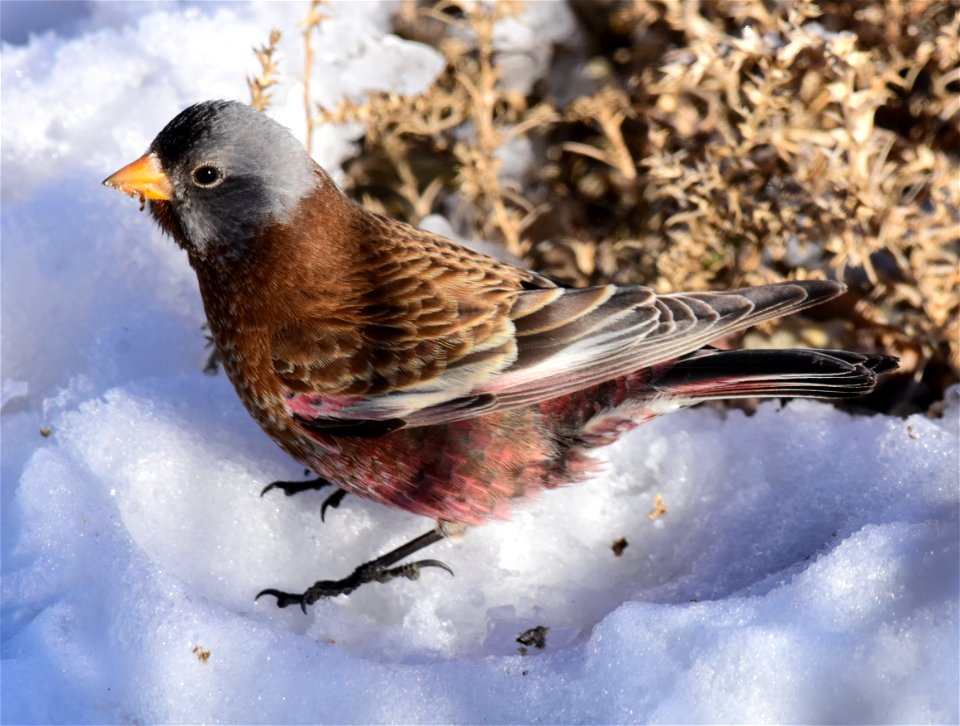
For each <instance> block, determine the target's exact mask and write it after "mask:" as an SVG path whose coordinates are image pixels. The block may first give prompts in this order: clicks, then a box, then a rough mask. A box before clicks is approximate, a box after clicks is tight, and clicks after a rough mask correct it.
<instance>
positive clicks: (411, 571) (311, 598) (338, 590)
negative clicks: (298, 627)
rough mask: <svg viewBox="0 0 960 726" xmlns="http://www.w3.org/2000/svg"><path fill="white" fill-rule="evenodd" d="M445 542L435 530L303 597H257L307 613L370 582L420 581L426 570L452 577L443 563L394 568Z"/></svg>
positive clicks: (282, 594) (311, 589) (265, 592)
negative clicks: (326, 599)
mask: <svg viewBox="0 0 960 726" xmlns="http://www.w3.org/2000/svg"><path fill="white" fill-rule="evenodd" d="M442 539H443V533H442V532H441V531H440V529H431V530H430V531H429V532H427V533H425V534H422V535H420V536H419V537H417V538H416V539H412V540H410V541H409V542H407V543H406V544H403V545H400V546H399V547H397V548H396V549H395V550H392V551H390V552H387V554H385V555H380V557H377V558H376V559H374V560H370V561H369V562H365V563H363V564H362V565H360V566H359V567H358V568H357V569H355V570H354V571H353V572H352V573H351V574H350V575H347V577H344V578H343V579H342V580H319V581H317V582H315V583H313V585H311V586H310V587H308V588H307V589H306V590H305V591H304V592H302V593H292V592H283V591H281V590H274V589H273V588H270V589H267V590H262V591H261V592H260V593H259V594H258V595H257V599H259V598H260V597H261V596H263V595H273V596H274V597H275V598H277V607H281V608H285V607H287V605H299V606H300V609H301V610H303V612H307V605H313V603H315V602H316V601H317V600H319V599H320V598H322V597H336V596H337V595H349V594H350V593H351V592H353V591H354V590H356V589H357V588H358V587H360V586H361V585H364V584H366V583H368V582H389V581H390V580H393V579H395V578H397V577H406V578H407V579H409V580H416V579H417V578H419V577H420V570H421V569H422V568H424V567H439V568H440V569H442V570H446V571H447V572H449V573H450V574H451V575H452V574H453V570H451V569H450V568H449V567H448V566H447V565H445V564H444V563H442V562H440V561H439V560H419V561H417V562H408V563H406V564H404V565H397V566H396V567H393V566H392V565H394V564H396V563H397V562H399V561H400V560H402V559H403V558H405V557H409V556H410V555H412V554H413V553H414V552H418V551H420V550H422V549H423V548H424V547H429V546H430V545H432V544H434V543H436V542H439V541H440V540H442Z"/></svg>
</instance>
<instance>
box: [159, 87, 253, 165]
mask: <svg viewBox="0 0 960 726" xmlns="http://www.w3.org/2000/svg"><path fill="white" fill-rule="evenodd" d="M238 107H239V108H240V109H242V108H244V107H243V104H241V103H238V102H237V101H204V102H202V103H196V104H194V105H193V106H190V107H189V108H186V109H184V110H183V111H181V112H180V113H179V114H177V115H176V116H175V117H174V118H173V120H171V121H170V123H168V124H167V125H166V126H164V127H163V130H162V131H161V132H160V133H159V134H157V138H155V139H154V140H153V143H152V144H150V151H152V152H154V153H156V155H157V156H159V157H160V161H161V163H162V164H163V165H164V166H167V167H171V166H175V165H176V164H177V163H178V162H179V161H180V160H181V159H183V158H184V156H186V154H187V153H188V152H189V151H190V149H191V148H193V147H195V146H196V145H197V144H201V143H203V141H204V139H206V138H209V137H210V136H211V135H212V134H213V133H214V132H215V131H217V130H219V129H220V128H221V127H222V125H223V123H224V121H225V119H226V118H227V117H228V116H231V115H233V114H234V113H235V112H236V111H237V110H239V109H238Z"/></svg>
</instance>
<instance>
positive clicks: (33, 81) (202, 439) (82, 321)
mask: <svg viewBox="0 0 960 726" xmlns="http://www.w3.org/2000/svg"><path fill="white" fill-rule="evenodd" d="M5 5H8V4H6V3H5ZM51 7H59V6H51ZM82 7H83V12H82V13H80V12H76V11H75V12H72V13H67V14H65V15H64V16H63V18H62V20H63V22H62V23H60V24H58V22H59V18H58V17H56V16H47V17H45V18H43V22H42V24H41V26H40V27H44V28H50V30H47V31H46V32H44V33H42V34H40V35H34V36H32V37H30V39H29V41H27V42H25V43H23V42H22V38H21V39H20V41H18V42H20V44H19V45H10V44H4V45H3V48H2V55H0V58H2V89H3V106H2V181H3V187H2V201H3V213H2V228H0V231H2V267H0V269H2V325H3V337H2V346H3V347H2V356H3V358H2V363H3V371H2V377H3V409H2V416H0V423H2V446H3V449H2V555H3V561H2V564H3V578H2V608H3V612H2V615H3V619H2V626H3V633H2V636H3V637H2V657H3V660H2V674H0V676H2V680H0V685H2V701H0V707H2V715H0V717H2V721H3V722H4V723H18V722H24V723H28V722H29V723H40V722H58V723H81V722H97V723H117V722H124V723H128V722H134V723H151V722H166V723H177V722H185V723H186V722H190V723H193V722H205V723H220V722H235V723H299V722H344V723H362V722H418V723H420V722H430V723H435V722H456V723H464V722H485V723H486V722H492V723H498V722H742V721H757V722H809V723H815V722H819V723H826V722H858V723H874V722H875V723H881V722H882V723H886V722H901V723H908V722H911V723H918V722H936V723H957V722H958V720H960V707H958V682H960V679H958V619H957V616H958V613H957V610H958V602H960V597H958V590H960V574H958V573H960V568H958V561H960V560H958V556H960V547H958V532H960V530H958V526H960V525H958V509H960V505H958V469H957V465H958V435H960V434H958V425H960V423H958V421H960V395H958V392H957V390H956V389H955V390H954V391H953V392H951V394H950V395H949V397H948V402H947V411H946V413H945V415H944V416H943V417H942V418H940V419H929V418H926V417H923V416H914V417H911V418H909V419H907V420H902V419H897V418H890V417H881V416H875V417H851V416H849V415H847V414H845V413H841V412H838V411H837V410H835V409H833V408H831V407H830V406H827V405H824V404H820V403H815V402H794V403H791V404H789V405H787V406H784V407H781V406H780V405H779V404H778V403H775V402H770V403H766V404H764V405H763V406H761V408H760V409H759V411H758V412H757V413H756V415H754V416H752V417H746V416H744V415H743V414H742V413H740V412H731V413H729V414H727V415H725V416H721V415H720V414H718V413H716V412H714V411H712V410H708V409H699V410H691V411H684V412H681V413H678V414H674V415H672V416H668V417H665V418H662V419H659V420H657V421H654V422H653V423H651V424H649V425H646V426H643V427H641V428H639V429H638V430H637V431H635V432H634V433H632V434H631V435H629V436H627V437H625V438H624V439H623V440H622V441H620V442H619V443H618V444H616V445H615V446H613V447H610V448H609V449H607V450H606V451H605V452H604V459H605V460H606V462H607V466H606V473H605V474H603V475H602V476H600V477H598V478H597V479H595V480H593V481H591V482H589V483H587V484H583V485H579V486H576V487H570V488H568V489H563V490H558V491H555V492H550V493H548V494H546V495H544V496H542V497H541V498H540V499H538V500H536V501H534V502H531V503H530V504H529V505H528V506H526V507H522V508H520V509H518V511H517V512H516V515H515V516H514V518H513V519H512V521H510V522H497V523H494V524H491V525H489V526H486V527H483V528H478V529H475V530H473V531H471V532H469V533H468V534H467V535H466V536H465V537H464V538H463V540H462V541H459V542H444V543H442V544H440V545H437V546H435V547H434V548H433V549H432V551H430V556H434V557H438V558H440V559H442V560H444V561H445V562H447V563H448V564H449V565H450V566H451V567H452V568H453V569H454V570H455V571H456V573H457V575H456V577H455V578H451V577H449V576H448V575H447V574H446V573H444V572H441V571H439V570H432V571H426V572H425V573H424V574H423V576H422V577H421V579H420V580H419V581H417V582H408V581H401V582H393V583H390V584H387V585H382V586H379V585H378V586H369V587H365V588H362V589H361V590H359V591H357V592H356V593H354V594H353V595H352V596H350V597H340V598H337V599H334V600H329V601H324V602H321V603H318V604H317V605H316V606H315V607H313V608H312V609H311V610H310V611H309V614H308V615H303V614H302V613H301V612H299V611H298V610H296V609H293V608H289V609H287V610H278V609H277V608H276V607H274V605H273V603H272V601H271V599H269V598H266V599H264V600H261V601H260V602H257V603H255V602H254V601H253V596H254V594H255V593H256V592H257V591H258V590H260V589H261V588H263V587H270V586H273V587H280V588H288V589H302V588H303V587H305V586H307V585H309V584H310V583H311V582H313V580H315V579H317V578H320V577H322V578H328V577H339V576H342V575H345V574H347V573H348V572H349V571H350V570H351V569H352V568H353V567H354V566H355V565H357V564H359V563H360V562H362V561H364V560H366V559H369V558H370V557H371V556H373V555H375V554H377V553H379V552H382V551H386V550H387V549H388V548H392V547H394V546H397V545H398V544H400V543H401V542H403V541H405V540H407V539H409V538H411V537H413V536H415V535H418V534H420V533H421V532H423V531H425V530H426V529H428V528H429V526H430V523H429V522H426V521H423V520H420V519H417V518H414V517H411V516H408V515H405V514H403V513H400V512H395V511H391V510H388V509H385V508H383V507H380V506H377V505H373V504H369V503H366V502H363V501H361V500H359V499H357V498H355V497H353V498H349V497H348V498H347V499H346V500H345V502H344V504H343V505H342V506H341V507H340V509H338V510H335V511H332V512H329V513H328V516H327V522H326V523H321V522H320V504H321V502H322V501H323V497H324V492H310V493H306V494H302V495H300V496H297V497H292V498H287V497H284V496H283V495H282V494H281V493H280V492H276V491H275V492H272V493H270V494H268V495H267V496H266V497H264V498H260V496H259V492H260V489H261V488H262V487H263V486H264V485H265V484H266V483H268V482H270V481H271V480H274V479H278V478H299V477H300V475H301V474H302V471H301V470H300V468H299V467H298V466H297V465H296V463H295V462H293V461H291V460H290V459H288V458H287V457H286V456H285V455H284V454H283V453H282V452H281V451H279V450H278V449H276V448H275V447H274V446H273V444H272V443H271V442H270V441H269V440H268V439H267V438H266V437H265V436H263V435H262V433H261V432H260V431H259V430H258V428H257V426H256V425H255V423H254V422H253V421H252V420H251V419H250V418H249V417H248V416H247V415H246V413H245V412H244V411H243V410H242V408H241V405H240V403H239V401H238V399H237V398H236V396H235V394H234V392H233V391H232V389H231V387H230V385H229V383H228V382H227V380H226V379H225V378H224V376H222V375H220V376H216V377H210V376H205V375H203V374H202V373H201V372H200V369H201V365H202V362H203V360H204V357H205V351H204V341H203V336H202V334H201V331H200V326H201V323H202V322H203V312H202V309H201V305H200V301H199V296H198V294H197V290H196V284H195V281H194V279H193V275H192V272H191V270H190V269H189V267H188V265H187V263H186V259H185V258H184V256H183V254H182V253H181V252H180V250H178V249H177V248H176V246H175V245H174V244H172V243H171V242H170V241H169V240H167V239H164V238H162V237H161V235H160V233H159V232H158V231H157V229H156V228H155V227H154V225H153V224H152V223H151V222H150V221H149V219H148V217H147V216H146V215H143V214H137V210H136V204H135V203H134V202H133V201H131V200H129V199H126V198H124V197H122V196H121V195H119V194H117V193H115V192H113V191H111V190H107V189H104V188H102V187H100V184H99V183H100V180H102V179H103V178H104V177H105V176H106V175H107V174H109V173H110V172H112V171H114V170H115V169H116V168H118V167H119V166H121V165H122V164H124V163H126V162H127V161H129V160H131V159H132V158H134V156H136V155H137V154H139V153H141V152H142V151H143V149H144V148H145V147H146V145H147V144H148V143H149V141H150V139H152V138H153V136H154V134H155V133H156V132H157V131H158V130H159V128H160V127H161V126H162V125H163V124H164V123H165V122H166V121H167V120H168V119H169V118H170V117H172V116H173V115H174V114H175V113H176V112H177V111H179V110H180V109H181V108H183V107H184V106H186V105H188V104H189V103H192V102H194V101H197V100H201V99H205V98H213V97H229V98H238V99H246V97H247V96H246V89H245V85H244V76H245V75H247V74H251V73H254V72H256V66H255V62H254V61H253V58H252V55H251V53H250V48H251V46H253V45H259V44H260V43H262V42H263V41H264V39H265V37H266V34H267V31H268V30H269V28H270V27H272V26H278V27H280V28H282V29H284V30H285V31H286V39H285V41H284V45H283V46H282V48H281V53H282V58H281V69H282V70H283V72H284V73H285V74H286V75H285V81H286V84H285V85H284V86H282V87H281V88H280V89H278V92H277V101H278V105H277V107H276V109H275V110H274V115H275V116H276V117H277V118H278V119H280V120H281V121H282V122H284V123H286V124H288V125H289V126H291V128H294V129H295V130H302V125H303V124H302V120H301V119H300V117H299V114H300V92H301V89H300V88H299V87H298V86H297V84H296V82H295V81H294V80H293V79H295V77H296V76H297V75H298V73H299V65H300V60H299V59H300V51H299V46H298V42H299V41H298V39H297V31H296V27H295V23H296V21H297V19H298V18H299V17H300V16H301V15H302V13H303V10H304V8H303V6H302V5H299V4H266V5H260V4H255V5H235V4H217V5H203V6H199V7H195V6H189V5H182V4H178V5H163V4H150V5H139V4H132V3H131V4H124V3H108V4H104V5H100V4H89V5H87V4H85V5H83V6H82ZM4 10H5V15H4V23H5V25H8V23H7V21H8V15H7V13H8V12H10V11H11V8H10V7H5V9H4ZM389 11H390V7H389V6H384V5H380V4H373V3H348V4H342V5H339V6H335V8H334V11H333V15H334V17H333V18H332V19H331V20H329V21H328V22H327V25H325V26H324V35H323V42H322V43H321V44H320V46H321V48H320V51H319V52H318V57H317V69H318V70H317V73H316V74H315V75H314V78H315V87H314V90H315V92H316V94H317V95H318V96H320V97H323V98H327V99H330V100H335V99H336V98H338V97H339V96H340V95H341V94H350V95H352V96H359V95H362V93H363V92H365V91H369V90H371V89H376V88H392V87H399V86H396V84H402V86H403V88H404V89H405V90H408V91H412V90H417V88H420V87H423V86H424V85H425V84H427V83H429V81H430V79H431V78H432V76H433V74H434V73H436V72H437V71H438V69H439V68H440V63H441V62H442V61H441V60H440V58H439V57H438V56H437V55H436V54H435V53H434V51H432V50H431V49H429V48H426V47H423V46H418V45H416V44H412V43H408V42H405V41H401V40H399V39H397V38H392V37H390V36H389V35H388V34H387V28H388V16H389ZM537 13H539V14H537ZM545 14H546V16H549V15H550V14H555V15H556V18H557V20H556V23H555V27H564V25H566V26H567V27H572V25H571V23H570V22H569V18H568V17H567V13H566V9H565V7H564V6H562V5H553V6H550V7H549V8H547V9H546V10H545V9H544V8H543V7H540V8H539V9H538V10H537V11H536V13H535V14H534V15H535V16H536V17H535V18H534V20H531V21H530V22H529V23H528V24H527V26H526V27H527V29H528V31H529V29H530V28H533V29H534V31H530V32H520V31H518V30H517V26H516V25H515V24H513V25H511V26H510V27H509V28H507V29H506V30H505V31H504V33H503V34H504V35H507V36H509V39H510V48H511V51H512V52H521V51H522V48H521V47H520V46H521V45H522V42H523V39H524V38H526V39H527V40H526V42H528V43H530V44H532V45H536V44H537V43H538V40H537V38H539V37H541V36H540V35H538V33H539V32H540V31H539V30H537V28H542V26H543V24H544V21H543V18H544V17H545ZM536 18H539V20H538V19H536ZM21 20H23V18H21ZM27 20H30V18H27ZM27 20H23V22H27ZM11 22H12V21H11ZM31 22H37V21H36V19H35V18H34V19H33V20H32V21H31ZM22 25H23V23H20V25H16V24H10V25H9V26H8V27H11V28H15V29H16V31H17V33H21V34H23V35H25V31H24V30H23V27H22ZM33 27H37V26H36V25H34V26H33ZM9 39H10V40H13V41H17V40H18V39H17V37H13V36H11V37H10V38H9ZM211 39H215V40H216V42H215V43H213V44H212V43H211V42H210V40H211ZM214 48H215V51H214ZM518 49H519V50H518ZM534 50H535V51H536V52H533V51H534ZM531 57H536V58H541V57H542V48H540V47H539V46H537V48H535V49H534V48H532V52H531ZM383 58H389V59H390V61H389V63H388V64H385V63H384V62H383ZM385 65H386V66H387V67H385ZM518 82H526V81H524V80H523V79H521V80H520V81H518ZM348 131H349V130H345V129H324V130H322V132H321V133H319V134H318V136H317V138H316V140H315V147H314V148H315V155H316V157H317V159H318V160H319V161H320V162H321V163H323V164H325V165H327V166H329V167H330V168H331V171H332V172H333V173H334V174H336V173H338V171H339V169H338V167H337V164H338V162H339V161H340V160H341V159H342V158H343V157H344V156H345V155H346V154H347V153H349V150H350V148H351V143H352V139H351V137H350V135H349V133H348ZM354 131H355V129H354ZM438 224H441V225H442V222H438ZM42 426H48V427H49V428H50V430H51V432H52V433H51V435H50V436H49V437H44V436H42V435H41V433H40V431H41V427H42ZM656 494H661V495H662V496H663V500H664V502H665V504H666V507H667V513H666V514H665V515H663V516H661V517H660V518H658V519H656V520H655V521H651V520H650V519H649V518H648V517H647V513H648V512H649V511H650V510H651V509H652V507H653V501H654V497H655V495H656ZM619 537H625V538H626V539H627V541H628V546H627V548H626V549H625V550H624V551H623V554H622V556H620V557H616V556H614V554H613V552H612V550H611V544H612V542H613V541H614V540H615V539H617V538H619ZM537 625H544V626H547V627H549V628H550V630H549V632H548V633H547V635H546V647H545V648H544V649H542V650H540V649H537V648H534V647H530V648H528V653H527V654H526V655H521V653H520V645H519V644H518V643H517V642H516V640H515V639H516V638H517V636H518V635H520V634H521V633H522V632H524V631H525V630H527V629H528V628H531V627H533V626H537ZM204 654H207V655H206V656H205V657H204Z"/></svg>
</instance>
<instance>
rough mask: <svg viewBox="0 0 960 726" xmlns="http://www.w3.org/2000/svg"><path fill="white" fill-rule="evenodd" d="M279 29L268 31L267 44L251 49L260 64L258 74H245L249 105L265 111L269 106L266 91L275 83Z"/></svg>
mask: <svg viewBox="0 0 960 726" xmlns="http://www.w3.org/2000/svg"><path fill="white" fill-rule="evenodd" d="M280 37H281V34H280V31H279V30H278V29H277V28H274V29H273V30H271V31H270V35H269V37H268V38H267V44H266V45H261V46H260V47H259V48H254V49H253V54H254V56H256V59H257V63H259V64H260V74H259V75H257V76H247V86H248V87H249V88H250V105H251V106H253V107H254V108H255V109H257V110H258V111H265V110H267V108H268V107H269V106H270V103H271V98H270V94H269V93H268V92H267V91H268V89H269V88H271V87H272V86H275V85H276V84H277V60H276V58H274V54H275V53H276V52H277V44H278V43H279V42H280Z"/></svg>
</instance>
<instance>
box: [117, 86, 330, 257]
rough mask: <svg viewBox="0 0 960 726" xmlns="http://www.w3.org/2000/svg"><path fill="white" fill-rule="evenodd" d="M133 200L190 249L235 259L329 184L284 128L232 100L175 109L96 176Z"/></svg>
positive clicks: (196, 253)
mask: <svg viewBox="0 0 960 726" xmlns="http://www.w3.org/2000/svg"><path fill="white" fill-rule="evenodd" d="M103 183H104V184H106V185H107V186H110V187H114V188H115V189H118V190H120V191H122V192H124V193H126V194H129V195H131V196H139V197H140V199H141V201H144V200H149V202H150V212H151V214H152V215H153V216H154V218H155V219H156V220H157V222H158V223H159V224H160V226H161V227H162V228H163V229H164V230H165V231H166V232H168V233H169V234H170V235H171V236H173V237H174V239H176V240H177V242H178V243H179V244H180V245H181V246H182V247H184V248H185V249H186V250H187V252H188V253H189V255H190V258H191V261H193V262H202V261H204V260H206V259H207V258H208V257H210V256H211V255H216V256H217V257H218V258H220V259H223V258H224V257H226V258H233V259H237V258H240V259H242V258H243V257H245V256H247V255H248V254H249V252H250V250H249V249H248V248H249V245H250V244H251V242H252V240H254V239H255V238H256V237H257V235H258V234H259V233H260V232H262V231H263V230H264V229H265V228H266V227H267V226H269V225H271V224H278V223H279V224H282V223H284V222H286V221H288V220H289V218H290V217H291V215H292V214H293V213H294V211H295V209H296V206H297V203H298V202H299V201H300V200H302V199H303V198H305V197H306V196H307V195H309V194H310V193H311V192H313V191H314V190H315V189H316V188H317V186H318V185H320V184H323V183H330V182H329V180H328V178H326V177H325V175H323V174H322V172H320V171H319V167H318V166H317V165H316V164H315V163H314V162H313V160H312V159H311V158H310V156H309V154H308V153H307V151H306V149H304V147H303V145H302V144H301V143H300V142H299V141H298V140H297V139H296V138H295V137H294V136H293V134H291V133H290V131H289V130H287V129H286V128H284V127H283V126H281V125H280V124H278V123H277V122H276V121H274V120H273V119H271V118H270V117H268V116H267V115H265V114H263V113H260V112H259V111H257V110H255V109H253V108H251V107H250V106H247V105H244V104H242V103H239V102H236V101H204V102H202V103H197V104H195V105H193V106H190V107H189V108H187V109H185V110H184V111H182V112H181V113H180V114H178V115H177V116H176V117H175V118H174V119H173V120H172V121H170V123H168V124H167V125H166V126H165V127H164V128H163V130H162V131H161V132H160V133H159V134H157V137H156V138H155V139H154V140H153V142H152V143H151V144H150V148H149V149H148V151H147V153H145V154H144V155H143V156H141V157H140V158H139V159H137V160H136V161H134V162H132V163H131V164H128V165H127V166H125V167H123V168H122V169H120V170H119V171H117V172H116V173H114V174H112V175H111V176H109V177H108V178H107V179H105V180H104V182H103Z"/></svg>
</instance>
